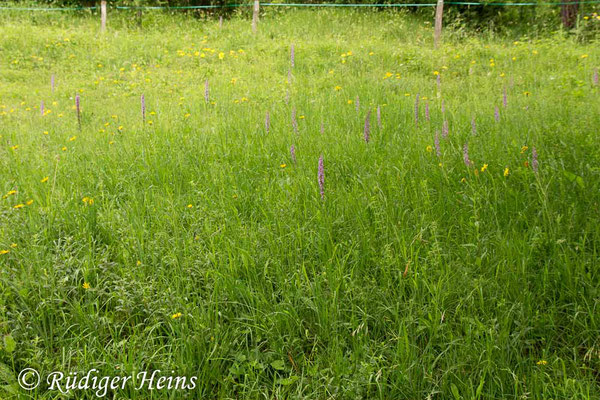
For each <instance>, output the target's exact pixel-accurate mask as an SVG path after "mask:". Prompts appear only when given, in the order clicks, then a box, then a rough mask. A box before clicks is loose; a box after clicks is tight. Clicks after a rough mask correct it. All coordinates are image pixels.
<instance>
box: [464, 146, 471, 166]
mask: <svg viewBox="0 0 600 400" xmlns="http://www.w3.org/2000/svg"><path fill="white" fill-rule="evenodd" d="M463 160H464V162H465V165H466V166H467V167H470V166H471V165H472V164H473V162H472V161H471V160H469V144H468V143H465V145H464V146H463Z"/></svg>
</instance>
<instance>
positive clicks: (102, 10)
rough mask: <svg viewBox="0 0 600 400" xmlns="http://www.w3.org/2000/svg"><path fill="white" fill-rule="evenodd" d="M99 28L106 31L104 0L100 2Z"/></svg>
mask: <svg viewBox="0 0 600 400" xmlns="http://www.w3.org/2000/svg"><path fill="white" fill-rule="evenodd" d="M100 30H101V31H102V32H106V0H102V1H101V2H100Z"/></svg>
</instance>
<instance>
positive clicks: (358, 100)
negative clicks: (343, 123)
mask: <svg viewBox="0 0 600 400" xmlns="http://www.w3.org/2000/svg"><path fill="white" fill-rule="evenodd" d="M354 108H355V109H356V112H359V111H360V99H359V98H358V96H356V100H354Z"/></svg>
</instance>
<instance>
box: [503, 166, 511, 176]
mask: <svg viewBox="0 0 600 400" xmlns="http://www.w3.org/2000/svg"><path fill="white" fill-rule="evenodd" d="M509 172H510V171H509V169H508V167H506V168H504V176H508V174H509Z"/></svg>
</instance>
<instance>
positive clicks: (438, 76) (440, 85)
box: [435, 74, 442, 92]
mask: <svg viewBox="0 0 600 400" xmlns="http://www.w3.org/2000/svg"><path fill="white" fill-rule="evenodd" d="M435 81H436V83H437V88H438V92H441V91H442V78H441V76H440V74H437V76H436V78H435Z"/></svg>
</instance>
